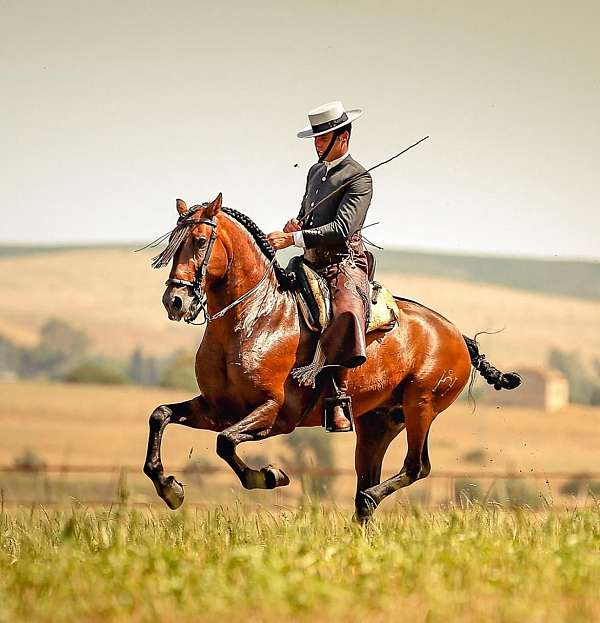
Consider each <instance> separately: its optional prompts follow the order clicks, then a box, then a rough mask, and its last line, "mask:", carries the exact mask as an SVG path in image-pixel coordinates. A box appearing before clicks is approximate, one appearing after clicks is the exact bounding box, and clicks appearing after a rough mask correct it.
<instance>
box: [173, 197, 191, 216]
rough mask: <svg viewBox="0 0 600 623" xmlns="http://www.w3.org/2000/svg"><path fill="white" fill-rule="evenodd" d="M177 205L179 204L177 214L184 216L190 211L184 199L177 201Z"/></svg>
mask: <svg viewBox="0 0 600 623" xmlns="http://www.w3.org/2000/svg"><path fill="white" fill-rule="evenodd" d="M176 203H177V212H179V214H180V215H181V216H183V215H184V214H185V213H186V212H187V211H188V207H187V205H186V203H185V201H184V200H183V199H177V201H176Z"/></svg>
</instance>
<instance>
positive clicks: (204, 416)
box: [144, 396, 220, 509]
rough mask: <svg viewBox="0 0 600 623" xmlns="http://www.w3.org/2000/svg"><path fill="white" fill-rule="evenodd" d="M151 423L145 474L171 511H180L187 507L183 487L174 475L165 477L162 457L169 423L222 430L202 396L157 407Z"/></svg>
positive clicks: (151, 417)
mask: <svg viewBox="0 0 600 623" xmlns="http://www.w3.org/2000/svg"><path fill="white" fill-rule="evenodd" d="M148 424H149V428H150V430H149V434H148V450H147V452H146V461H145V463H144V473H145V474H146V476H148V478H150V480H152V482H153V484H154V487H155V488H156V492H157V493H158V495H159V496H160V497H161V498H162V499H163V500H164V501H165V502H166V503H167V505H168V506H169V508H172V509H175V508H179V507H180V506H181V505H182V504H183V498H184V493H183V485H182V484H181V483H180V482H179V481H177V480H176V479H175V477H174V476H166V477H165V475H164V471H163V465H162V461H161V456H160V445H161V441H162V436H163V432H164V430H165V428H166V427H167V424H182V425H184V426H190V427H192V428H201V429H206V430H220V428H217V427H216V426H215V423H214V421H213V419H212V417H211V415H210V408H209V406H208V404H207V402H206V400H205V399H204V398H203V397H202V396H197V397H196V398H194V399H192V400H186V401H185V402H179V403H174V404H169V405H161V406H160V407H157V408H156V409H154V411H153V412H152V415H151V416H150V420H149V422H148Z"/></svg>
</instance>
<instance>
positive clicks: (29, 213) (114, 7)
mask: <svg viewBox="0 0 600 623" xmlns="http://www.w3.org/2000/svg"><path fill="white" fill-rule="evenodd" d="M599 23H600V3H598V2H597V1H595V0H594V1H590V2H570V3H567V2H564V1H561V2H553V1H537V0H536V1H534V2H532V1H526V2H523V0H518V1H505V0H503V1H502V2H491V1H489V2H484V1H477V2H475V1H473V2H453V1H451V0H450V1H444V2H442V1H441V0H439V1H436V2H422V1H419V2H372V1H371V2H349V1H345V2H335V1H329V2H322V1H321V2H312V1H308V2H307V1H303V2H293V3H292V2H274V1H273V2H241V1H240V2H223V1H221V0H219V1H218V2H202V1H198V0H194V1H179V2H164V1H161V2H156V1H144V2H142V1H140V2H131V1H127V0H125V1H124V0H119V1H118V2H115V1H110V0H104V1H102V2H87V1H83V0H80V1H77V2H75V1H73V2H64V1H61V0H57V1H55V2H33V1H27V0H14V1H13V0H11V1H5V0H0V80H1V84H0V89H1V92H0V208H1V210H2V219H1V221H0V241H2V242H12V241H23V242H26V241H36V242H37V241H44V242H66V241H124V240H127V241H129V240H149V239H152V238H154V237H155V236H157V235H158V234H161V233H162V232H164V231H165V230H167V229H169V228H170V227H171V226H172V225H173V223H174V220H175V217H176V213H175V208H174V205H175V198H176V197H182V198H184V199H185V200H186V201H188V203H189V204H192V203H199V202H202V201H204V200H207V199H210V198H212V197H214V196H215V195H216V194H217V193H218V192H219V191H222V192H223V196H224V201H225V204H226V205H229V206H231V207H235V208H237V209H239V210H241V211H243V212H246V213H247V214H249V215H250V216H251V217H252V218H253V219H254V220H256V221H257V222H258V223H259V225H261V226H262V227H263V228H264V229H265V230H267V231H270V230H272V229H275V228H279V227H281V226H282V224H283V223H284V222H285V221H286V220H287V219H288V218H289V217H290V216H294V215H295V214H296V213H297V209H298V205H299V201H300V197H301V195H302V192H303V188H304V182H305V176H306V170H307V168H308V167H309V165H310V164H311V163H312V162H313V161H314V160H315V155H314V149H313V146H312V142H311V141H309V140H304V141H301V140H299V139H297V138H296V137H295V134H296V131H297V130H298V129H300V128H301V127H302V126H304V125H305V124H306V122H307V119H306V112H307V111H308V110H309V109H310V108H312V107H314V106H317V105H319V104H321V103H323V102H326V101H329V100H332V99H341V100H342V101H343V102H344V104H345V105H346V106H347V107H349V108H350V107H361V108H364V109H365V115H364V117H362V118H361V119H360V120H359V121H357V122H356V124H355V128H354V133H353V137H352V143H351V151H352V154H353V155H354V156H355V158H357V159H358V160H359V161H360V162H362V163H363V164H365V165H366V166H370V165H372V164H374V163H376V162H377V161H379V160H382V159H384V158H385V157H387V156H390V155H392V154H393V153H395V152H397V151H400V149H401V148H402V147H404V146H406V145H409V144H410V143H413V142H415V141H416V140H418V139H419V138H421V137H422V136H424V135H427V134H429V135H430V136H431V138H430V139H429V141H426V142H425V143H424V144H422V145H421V146H419V147H418V148H417V149H415V150H413V151H411V152H409V153H407V154H406V155H405V156H402V157H401V158H400V159H399V160H397V161H394V162H393V163H392V164H390V165H387V166H386V167H384V168H382V169H380V170H378V171H376V172H374V188H375V193H374V199H373V203H372V207H371V210H370V213H369V216H368V217H367V220H368V221H369V222H370V221H381V225H379V226H377V227H374V228H372V229H371V231H370V237H372V238H373V239H374V240H375V241H377V242H379V243H382V244H384V245H386V246H388V247H391V246H395V247H404V248H411V249H412V248H423V249H444V250H457V251H468V252H481V251H483V252H487V253H496V252H499V253H503V254H518V255H547V256H558V257H592V258H600V245H599V243H598V238H599V234H600V182H599V181H598V180H599V178H600V175H599V165H600V38H599V37H598V24H599ZM295 163H298V164H299V167H294V166H293V165H294V164H295Z"/></svg>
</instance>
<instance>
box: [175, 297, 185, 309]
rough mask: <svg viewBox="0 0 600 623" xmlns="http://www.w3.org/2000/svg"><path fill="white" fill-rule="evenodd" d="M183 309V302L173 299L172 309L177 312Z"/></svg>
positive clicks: (177, 298)
mask: <svg viewBox="0 0 600 623" xmlns="http://www.w3.org/2000/svg"><path fill="white" fill-rule="evenodd" d="M182 307H183V301H182V300H181V299H180V298H179V297H178V296H174V297H173V309H174V310H176V311H179V310H180V309H181V308H182Z"/></svg>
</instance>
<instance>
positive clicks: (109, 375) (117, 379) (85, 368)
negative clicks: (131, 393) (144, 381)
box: [63, 360, 129, 385]
mask: <svg viewBox="0 0 600 623" xmlns="http://www.w3.org/2000/svg"><path fill="white" fill-rule="evenodd" d="M63 380H64V381H65V382H67V383H95V384H98V385H126V384H127V383H129V378H128V377H127V375H126V374H125V372H124V371H123V370H122V369H121V368H120V366H118V365H117V364H115V363H112V362H109V361H92V360H88V361H82V362H81V363H79V364H77V365H76V366H75V367H74V368H72V369H71V370H69V372H67V374H65V376H64V379H63Z"/></svg>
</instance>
